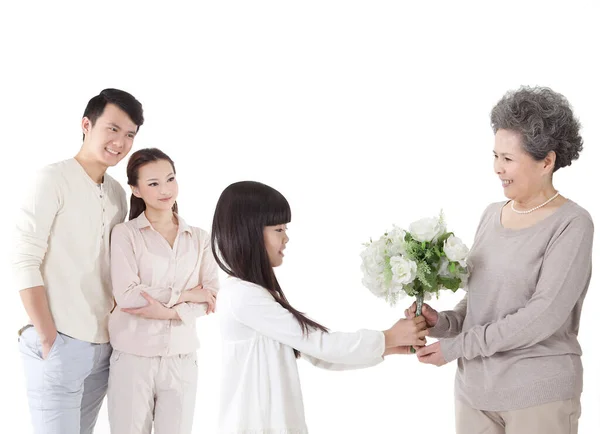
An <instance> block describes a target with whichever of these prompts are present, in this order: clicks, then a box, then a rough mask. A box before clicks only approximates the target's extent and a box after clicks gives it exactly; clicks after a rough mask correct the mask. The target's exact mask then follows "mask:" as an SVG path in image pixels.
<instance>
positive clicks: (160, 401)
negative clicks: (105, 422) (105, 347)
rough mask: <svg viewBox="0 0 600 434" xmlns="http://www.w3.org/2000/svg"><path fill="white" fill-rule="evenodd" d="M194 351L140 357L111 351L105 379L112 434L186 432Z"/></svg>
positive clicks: (189, 428) (192, 396)
mask: <svg viewBox="0 0 600 434" xmlns="http://www.w3.org/2000/svg"><path fill="white" fill-rule="evenodd" d="M197 380H198V365H197V361H196V353H192V354H185V355H178V356H172V357H140V356H134V355H132V354H127V353H123V352H120V351H117V350H114V351H113V354H112V356H111V359H110V375H109V378H108V419H109V423H110V431H111V433H112V434H150V433H151V431H152V422H153V421H154V433H155V434H189V433H191V432H192V420H193V417H194V407H195V402H196V385H197Z"/></svg>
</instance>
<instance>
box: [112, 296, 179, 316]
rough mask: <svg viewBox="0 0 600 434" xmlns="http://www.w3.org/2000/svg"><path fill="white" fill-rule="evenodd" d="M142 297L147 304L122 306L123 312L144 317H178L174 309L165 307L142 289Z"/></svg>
mask: <svg viewBox="0 0 600 434" xmlns="http://www.w3.org/2000/svg"><path fill="white" fill-rule="evenodd" d="M142 297H144V298H145V299H146V301H148V304H147V305H146V306H143V307H136V308H122V309H121V310H122V311H123V312H127V313H130V314H131V315H137V316H140V317H142V318H146V319H178V318H179V315H178V314H177V312H176V311H175V310H174V309H170V308H168V307H166V306H165V305H164V304H162V303H161V302H159V301H157V300H156V299H154V298H152V297H151V296H150V295H148V293H146V292H144V291H142Z"/></svg>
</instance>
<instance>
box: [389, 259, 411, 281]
mask: <svg viewBox="0 0 600 434" xmlns="http://www.w3.org/2000/svg"><path fill="white" fill-rule="evenodd" d="M390 267H391V268H392V282H393V283H394V285H408V284H409V283H412V282H413V280H415V277H417V263H416V262H414V261H411V260H409V259H405V258H403V257H402V256H392V257H391V258H390Z"/></svg>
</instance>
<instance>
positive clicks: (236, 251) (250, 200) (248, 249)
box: [211, 181, 328, 357]
mask: <svg viewBox="0 0 600 434" xmlns="http://www.w3.org/2000/svg"><path fill="white" fill-rule="evenodd" d="M291 220H292V212H291V210H290V205H289V204H288V201H287V200H286V199H285V197H283V195H282V194H281V193H279V192H278V191H277V190H275V189H274V188H271V187H269V186H268V185H265V184H261V183H260V182H254V181H242V182H236V183H234V184H231V185H230V186H229V187H227V188H226V189H225V190H224V191H223V193H221V197H220V198H219V201H218V202H217V208H216V210H215V216H214V218H213V225H212V234H211V247H212V251H213V254H214V256H215V259H216V261H217V263H218V264H219V267H221V269H222V270H223V271H224V272H225V273H227V274H228V275H230V276H233V277H237V278H238V279H241V280H245V281H247V282H252V283H254V284H256V285H259V286H262V287H263V288H265V289H266V290H267V291H269V292H270V293H271V295H272V296H273V298H274V299H275V300H276V301H277V302H278V303H279V304H280V305H281V306H283V307H284V308H285V309H287V310H288V311H290V313H291V314H292V315H294V317H295V318H296V319H297V320H298V322H299V323H300V326H301V327H302V332H303V333H304V334H305V335H306V334H308V333H309V332H310V331H311V330H315V329H318V330H322V331H324V332H326V331H328V330H327V328H325V327H323V326H322V325H320V324H318V323H316V322H315V321H313V320H311V319H309V318H307V317H306V316H305V315H304V314H303V313H301V312H299V311H297V310H296V309H294V308H293V307H292V306H291V305H290V303H289V302H288V301H287V298H286V297H285V295H284V293H283V291H282V289H281V287H280V286H279V282H277V278H276V277H275V273H274V272H273V267H272V266H271V263H270V262H269V256H268V254H267V249H266V246H265V239H264V235H263V234H264V232H263V231H264V228H265V226H276V225H281V224H286V223H289V222H290V221H291ZM294 354H295V355H296V357H299V356H300V352H299V351H298V350H296V349H294Z"/></svg>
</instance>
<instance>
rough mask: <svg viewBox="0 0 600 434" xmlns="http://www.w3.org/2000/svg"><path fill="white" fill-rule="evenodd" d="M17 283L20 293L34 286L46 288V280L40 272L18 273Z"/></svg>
mask: <svg viewBox="0 0 600 434" xmlns="http://www.w3.org/2000/svg"><path fill="white" fill-rule="evenodd" d="M14 278H15V283H16V285H17V288H18V289H19V291H22V290H24V289H27V288H33V287H34V286H44V279H43V278H42V273H40V272H39V270H36V271H18V272H16V273H15V274H14Z"/></svg>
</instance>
